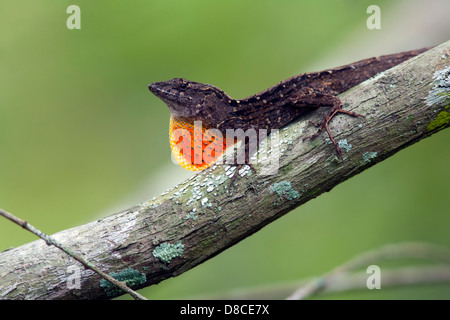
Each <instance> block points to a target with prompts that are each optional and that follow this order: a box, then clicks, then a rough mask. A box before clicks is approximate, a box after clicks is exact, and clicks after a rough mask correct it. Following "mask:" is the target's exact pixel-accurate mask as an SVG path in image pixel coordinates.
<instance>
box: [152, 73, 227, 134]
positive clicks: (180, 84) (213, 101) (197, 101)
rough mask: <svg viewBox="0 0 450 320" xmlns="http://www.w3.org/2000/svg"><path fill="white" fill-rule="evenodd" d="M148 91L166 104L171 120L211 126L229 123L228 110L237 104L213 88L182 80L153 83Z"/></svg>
mask: <svg viewBox="0 0 450 320" xmlns="http://www.w3.org/2000/svg"><path fill="white" fill-rule="evenodd" d="M148 88H149V90H150V91H151V92H153V94H155V95H156V96H157V97H158V98H160V99H161V100H162V101H164V102H165V103H166V104H167V106H168V107H169V109H170V112H171V114H172V117H175V118H181V119H187V120H190V121H193V120H195V121H199V120H200V121H203V122H204V123H205V124H206V125H208V124H209V125H210V126H214V125H215V124H217V123H219V122H221V121H223V120H224V119H226V117H227V115H228V113H229V110H230V108H229V106H230V105H231V104H232V103H233V102H234V100H233V99H231V98H230V97H229V96H228V95H227V94H226V93H225V92H223V91H222V90H220V89H218V88H216V87H214V86H212V85H209V84H204V83H199V82H194V81H188V80H186V79H182V78H175V79H172V80H169V81H162V82H154V83H152V84H150V85H149V86H148Z"/></svg>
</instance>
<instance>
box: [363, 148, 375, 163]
mask: <svg viewBox="0 0 450 320" xmlns="http://www.w3.org/2000/svg"><path fill="white" fill-rule="evenodd" d="M377 155H378V152H372V151H368V152H365V153H364V154H363V161H364V162H365V163H369V162H371V161H372V160H373V159H375V158H376V156H377Z"/></svg>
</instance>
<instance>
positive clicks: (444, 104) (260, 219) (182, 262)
mask: <svg viewBox="0 0 450 320" xmlns="http://www.w3.org/2000/svg"><path fill="white" fill-rule="evenodd" d="M449 56H450V41H449V42H446V43H444V44H442V45H440V46H438V47H435V48H433V49H432V50H430V51H428V52H426V53H424V54H423V55H420V56H418V57H416V58H413V59H411V60H408V61H406V62H405V63H403V64H401V65H399V66H397V67H395V68H392V69H390V70H388V71H386V72H384V73H382V74H380V75H378V76H376V77H374V78H372V79H369V80H368V81H365V82H364V83H362V84H360V85H358V86H357V87H354V88H352V89H351V90H349V91H347V92H345V93H343V94H341V95H340V96H339V98H341V100H342V101H343V102H344V108H345V109H347V110H352V111H354V112H357V113H361V114H364V115H366V117H367V118H366V119H360V118H351V117H346V116H336V117H335V119H333V121H332V123H331V124H330V126H329V127H330V130H331V132H333V134H334V137H335V139H336V141H337V142H338V143H339V145H340V147H341V149H342V150H343V157H344V161H343V162H341V161H340V160H339V159H338V158H337V156H336V155H335V150H334V147H333V146H332V145H331V144H330V142H329V141H328V140H327V139H326V138H325V134H321V135H320V136H319V137H317V138H316V139H314V140H313V141H309V140H307V141H305V142H303V141H302V138H303V137H306V136H310V135H311V134H313V133H314V130H315V128H314V127H312V126H309V125H308V121H299V122H297V123H294V124H292V125H290V126H288V127H287V128H284V129H282V130H280V133H279V141H277V139H276V136H270V137H269V138H268V139H267V140H266V142H267V143H268V144H270V143H272V144H273V147H272V148H271V149H270V152H272V153H271V154H272V155H273V154H275V155H279V156H280V157H279V170H278V171H277V173H276V174H274V175H262V174H254V173H253V172H252V171H251V170H248V168H245V169H243V170H241V171H240V173H239V176H238V178H237V179H236V180H235V181H234V184H233V186H231V187H230V183H229V182H230V177H231V176H232V174H233V169H232V168H228V167H227V166H226V165H224V166H219V165H217V166H213V167H212V168H209V169H207V170H205V171H202V172H201V173H199V174H197V175H196V176H194V177H193V178H191V179H189V180H187V181H185V182H183V183H181V184H179V185H178V186H175V187H173V188H172V189H170V190H168V191H167V192H166V193H164V194H162V195H161V196H159V197H157V198H154V199H153V200H151V201H148V202H144V203H142V204H139V205H136V206H134V207H132V208H130V209H128V210H124V211H122V212H120V213H117V214H115V215H111V216H109V217H106V218H104V219H101V220H98V221H94V222H91V223H89V224H86V225H82V226H79V227H76V228H73V229H68V230H64V231H61V232H59V233H57V234H55V235H53V237H54V238H55V239H56V241H58V242H60V243H62V244H63V245H64V246H65V247H67V248H70V249H71V250H75V251H77V252H79V253H81V254H82V255H83V257H84V258H85V259H86V260H87V261H90V262H91V263H93V264H94V265H97V267H98V268H99V269H100V270H102V271H103V272H106V273H109V274H111V273H113V272H114V275H116V276H120V275H122V276H124V277H125V276H127V277H128V278H129V279H130V281H128V280H127V283H128V284H131V287H132V288H133V289H139V288H142V287H145V286H149V285H152V284H155V283H158V282H160V281H162V280H164V279H167V278H169V277H174V276H177V275H179V274H181V273H183V272H185V271H187V270H189V269H191V268H193V267H195V266H196V265H198V264H200V263H202V262H203V261H205V260H207V259H210V258H212V257H213V256H215V255H217V254H218V253H220V252H221V251H223V250H225V249H227V248H229V247H230V246H232V245H234V244H235V243H237V242H239V241H240V240H242V239H244V238H245V237H247V236H249V235H251V234H252V233H254V232H256V231H258V230H259V229H261V228H262V227H263V226H265V225H267V224H268V223H270V222H271V221H273V220H275V219H277V218H279V217H280V216H282V215H283V214H285V213H287V212H289V211H291V210H293V209H294V208H296V207H298V206H299V205H301V204H303V203H305V202H307V201H309V200H311V199H313V198H315V197H317V196H318V195H320V194H321V193H323V192H326V191H329V190H331V189H332V188H333V187H334V186H336V185H337V184H339V183H341V182H343V181H345V180H347V179H348V178H350V177H352V176H354V175H355V174H357V173H360V172H362V171H363V170H365V169H367V168H368V167H370V166H372V165H374V164H376V163H378V162H380V161H382V160H384V159H386V158H387V157H389V156H391V155H393V154H394V153H396V152H397V151H399V150H401V149H403V148H405V147H407V146H409V145H411V144H413V143H415V142H417V141H419V140H421V139H423V138H425V137H427V136H429V135H431V134H433V133H435V132H437V131H439V130H441V129H443V128H447V127H448V126H449V122H450V110H448V108H449V105H450V102H449V96H450V94H449V92H450V67H449V66H450V62H449ZM319 113H320V111H318V112H312V113H311V114H310V115H308V116H307V117H305V118H304V119H303V120H311V121H313V122H317V120H318V119H319V118H320V116H319ZM277 142H278V143H277ZM263 167H264V166H263V165H261V164H256V165H255V168H256V170H257V172H258V173H262V172H266V171H265V170H264V168H263ZM71 266H78V267H79V268H80V269H81V270H82V271H81V273H80V288H79V289H69V287H68V286H67V280H68V277H69V276H70V274H69V273H68V271H67V270H68V268H69V267H71ZM0 277H1V278H2V282H1V283H0V299H105V298H111V297H115V296H117V295H120V292H119V291H117V290H111V289H110V288H108V287H107V286H105V284H104V283H102V282H101V278H100V276H99V275H97V274H96V273H94V272H93V271H91V270H85V269H84V268H83V266H82V265H81V264H80V263H79V262H77V261H75V260H73V258H71V257H69V256H66V255H64V254H61V252H60V251H59V250H58V249H56V248H54V247H49V246H47V245H46V244H45V242H44V241H43V240H37V241H34V242H31V243H28V244H25V245H23V246H21V247H19V248H15V249H11V250H7V251H4V252H2V253H0Z"/></svg>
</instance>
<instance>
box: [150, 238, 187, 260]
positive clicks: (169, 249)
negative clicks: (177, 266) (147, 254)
mask: <svg viewBox="0 0 450 320" xmlns="http://www.w3.org/2000/svg"><path fill="white" fill-rule="evenodd" d="M183 249H184V245H183V244H182V243H181V241H178V242H177V243H175V244H172V243H169V242H164V243H162V244H161V245H159V246H158V247H156V248H155V249H154V250H153V251H152V254H153V256H154V257H155V258H158V259H159V260H161V261H162V262H164V263H170V261H172V259H173V258H176V257H179V256H181V255H182V254H183Z"/></svg>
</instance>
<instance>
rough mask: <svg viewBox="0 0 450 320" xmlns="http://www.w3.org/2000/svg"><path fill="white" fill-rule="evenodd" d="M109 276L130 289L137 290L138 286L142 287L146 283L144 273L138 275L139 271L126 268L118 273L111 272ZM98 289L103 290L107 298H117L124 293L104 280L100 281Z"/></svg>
mask: <svg viewBox="0 0 450 320" xmlns="http://www.w3.org/2000/svg"><path fill="white" fill-rule="evenodd" d="M109 275H110V276H111V277H113V278H114V279H117V280H119V281H122V282H125V283H126V284H127V286H128V287H130V288H137V287H138V286H139V285H143V284H145V282H146V281H147V278H146V276H145V274H144V273H140V272H139V271H137V270H134V269H131V268H126V269H124V270H122V271H119V272H111V273H110V274H109ZM100 287H102V288H103V289H104V290H105V292H106V295H107V296H118V295H121V294H124V293H125V292H124V291H123V290H122V289H119V288H117V287H116V286H115V285H113V284H112V283H111V282H109V281H108V280H105V279H102V280H100Z"/></svg>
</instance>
